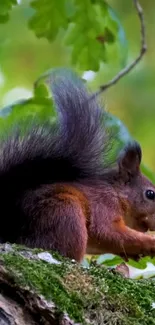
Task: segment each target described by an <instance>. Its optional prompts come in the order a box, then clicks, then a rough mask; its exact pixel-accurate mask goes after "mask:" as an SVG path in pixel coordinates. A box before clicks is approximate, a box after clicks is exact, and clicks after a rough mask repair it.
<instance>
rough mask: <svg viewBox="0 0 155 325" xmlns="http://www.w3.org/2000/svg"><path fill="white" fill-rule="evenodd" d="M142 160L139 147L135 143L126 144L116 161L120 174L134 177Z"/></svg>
mask: <svg viewBox="0 0 155 325" xmlns="http://www.w3.org/2000/svg"><path fill="white" fill-rule="evenodd" d="M141 159H142V151H141V147H140V145H139V144H138V143H137V142H133V143H131V144H128V145H127V146H126V147H125V148H124V150H123V151H122V153H121V154H120V156H119V159H118V165H119V171H120V173H123V174H127V175H128V176H134V175H136V174H137V173H138V171H139V167H140V163H141Z"/></svg>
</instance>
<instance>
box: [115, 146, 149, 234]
mask: <svg viewBox="0 0 155 325" xmlns="http://www.w3.org/2000/svg"><path fill="white" fill-rule="evenodd" d="M141 159H142V152H141V147H140V145H139V144H138V143H137V142H134V143H132V144H129V145H127V146H126V147H125V149H124V150H123V151H122V153H121V154H120V156H119V159H118V169H119V186H120V188H121V191H120V199H121V204H122V208H123V210H125V211H126V215H125V222H126V224H127V225H128V226H130V227H131V228H133V229H136V230H139V231H141V232H145V231H147V230H155V186H154V185H153V184H152V183H151V182H150V181H149V179H147V178H146V177H145V176H144V175H143V174H142V173H141V171H140V164H141Z"/></svg>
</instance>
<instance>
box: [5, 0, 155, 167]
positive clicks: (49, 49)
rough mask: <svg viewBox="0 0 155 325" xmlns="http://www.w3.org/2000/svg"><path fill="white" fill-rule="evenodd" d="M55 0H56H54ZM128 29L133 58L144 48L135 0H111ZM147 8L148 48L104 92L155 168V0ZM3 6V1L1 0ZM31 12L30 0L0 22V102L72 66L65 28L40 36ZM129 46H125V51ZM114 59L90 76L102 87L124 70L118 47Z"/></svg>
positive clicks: (111, 109) (105, 100)
mask: <svg viewBox="0 0 155 325" xmlns="http://www.w3.org/2000/svg"><path fill="white" fill-rule="evenodd" d="M51 1H52V0H51ZM107 2H108V4H110V5H111V6H112V8H114V9H115V11H116V13H117V15H118V17H119V18H120V21H121V23H122V25H123V27H124V29H125V32H126V38H127V40H128V50H129V53H128V61H131V60H133V59H134V58H135V57H136V56H137V54H138V52H139V44H140V26H139V20H138V18H137V16H136V13H135V10H134V7H133V3H132V1H124V0H118V1H114V0H108V1H107ZM140 2H141V5H142V6H143V9H144V13H145V21H146V29H147V43H148V51H147V54H146V55H145V57H144V59H143V60H142V61H141V63H140V64H139V65H138V66H137V67H136V68H135V69H134V70H133V71H132V72H131V73H130V74H128V75H127V76H126V77H124V78H123V79H122V80H121V81H120V82H119V83H118V84H117V85H115V86H114V87H112V88H110V89H109V90H108V91H107V92H106V93H104V95H103V96H102V98H103V104H105V105H106V107H107V109H108V111H109V112H111V113H113V114H114V115H116V116H117V117H119V118H120V119H121V120H122V121H123V122H124V123H125V124H126V126H127V127H128V129H129V131H130V133H131V135H132V136H133V137H134V138H135V139H136V140H138V141H139V142H140V143H141V145H142V149H143V162H144V163H145V164H146V165H148V166H149V167H150V168H151V169H152V170H153V171H154V172H155V136H154V129H155V107H154V102H155V45H154V31H155V1H154V0H149V1H146V0H145V1H144V0H141V1H140ZM0 7H1V4H0ZM31 15H32V9H31V8H30V7H29V1H28V0H22V1H21V3H20V5H19V6H17V7H14V8H13V10H12V12H11V18H10V20H9V21H8V23H6V24H1V25H0V106H1V107H3V106H5V105H7V104H10V103H12V102H13V101H14V100H16V99H19V98H25V97H27V96H30V95H31V91H32V88H33V82H34V81H35V80H36V79H37V78H38V77H39V75H40V74H41V73H43V72H44V71H45V70H47V69H50V68H52V67H58V66H63V67H64V66H71V64H70V49H69V48H66V47H65V46H64V45H63V35H61V33H60V34H59V36H58V37H57V39H56V40H55V41H54V42H53V43H51V44H50V43H49V42H48V41H47V40H46V39H37V38H36V37H35V35H34V33H33V32H32V31H30V30H29V29H28V26H27V22H28V20H29V18H30V17H31ZM123 50H124V49H123V48H122V51H123ZM113 58H114V59H113V62H112V63H110V64H109V63H108V64H102V66H101V69H100V71H99V72H97V73H96V74H95V76H94V79H93V81H91V80H90V87H91V88H93V89H97V88H98V87H99V85H101V84H103V83H104V82H106V81H108V80H109V79H110V78H112V77H113V76H114V75H115V74H116V73H117V72H118V71H119V70H120V62H119V60H118V59H117V56H116V57H115V53H113Z"/></svg>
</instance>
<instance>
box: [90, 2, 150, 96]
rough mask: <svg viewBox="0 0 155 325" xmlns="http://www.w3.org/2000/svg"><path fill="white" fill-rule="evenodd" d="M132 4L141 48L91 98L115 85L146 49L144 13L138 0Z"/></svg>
mask: <svg viewBox="0 0 155 325" xmlns="http://www.w3.org/2000/svg"><path fill="white" fill-rule="evenodd" d="M133 3H134V6H135V8H136V11H137V15H138V17H139V20H140V32H141V48H140V52H139V55H138V56H137V58H136V59H135V60H134V61H133V62H131V63H130V64H129V65H127V66H126V67H125V68H123V69H122V70H121V71H120V72H119V73H118V74H117V75H116V76H115V77H114V78H113V79H111V80H110V81H109V82H108V83H106V84H105V85H102V86H100V89H99V90H98V91H97V92H96V93H95V94H94V95H93V96H92V97H91V99H93V98H95V97H96V96H98V95H100V94H101V93H102V92H104V91H105V90H107V89H108V88H110V87H111V86H113V85H115V84H116V83H117V82H118V81H119V80H120V79H121V78H122V77H124V76H125V75H126V74H128V73H129V72H130V71H131V70H132V69H133V68H134V67H135V66H136V65H137V64H138V62H139V61H141V59H142V57H143V55H144V54H145V52H146V50H147V44H146V33H145V22H144V14H143V9H142V7H141V5H140V3H139V2H138V0H133Z"/></svg>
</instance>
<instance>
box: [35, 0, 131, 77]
mask: <svg viewBox="0 0 155 325" xmlns="http://www.w3.org/2000/svg"><path fill="white" fill-rule="evenodd" d="M31 7H32V8H33V9H34V10H35V13H34V15H33V17H32V18H31V20H30V23H29V26H30V28H31V29H33V30H34V31H35V34H36V35H37V37H45V38H47V39H48V40H49V41H53V40H54V39H55V38H56V36H57V34H58V32H59V31H60V29H65V44H66V45H68V46H70V47H71V48H72V52H71V61H72V63H73V64H74V65H76V66H77V67H78V68H80V69H82V70H94V71H97V70H99V67H100V63H101V62H108V61H110V60H111V58H112V60H116V59H117V58H119V60H121V62H122V53H124V52H123V51H124V48H126V46H125V33H124V30H123V28H122V26H121V24H120V22H119V20H118V18H117V17H116V14H114V12H113V11H112V9H111V8H110V7H109V6H108V4H107V3H106V2H105V1H104V0H102V1H100V0H96V1H91V0H59V1H56V0H52V1H51V0H44V1H42V0H34V1H32V2H31ZM120 36H121V37H120ZM122 40H123V42H122ZM119 44H120V45H121V48H120V46H119ZM122 45H123V50H122ZM123 59H125V58H124V55H123ZM112 62H113V61H112Z"/></svg>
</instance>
